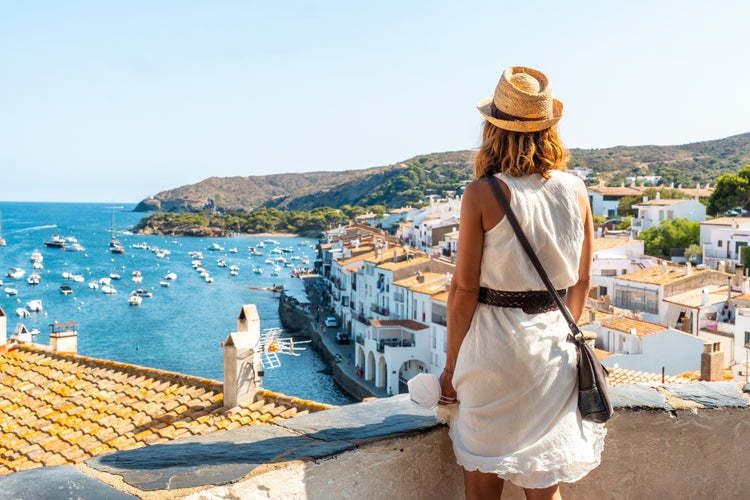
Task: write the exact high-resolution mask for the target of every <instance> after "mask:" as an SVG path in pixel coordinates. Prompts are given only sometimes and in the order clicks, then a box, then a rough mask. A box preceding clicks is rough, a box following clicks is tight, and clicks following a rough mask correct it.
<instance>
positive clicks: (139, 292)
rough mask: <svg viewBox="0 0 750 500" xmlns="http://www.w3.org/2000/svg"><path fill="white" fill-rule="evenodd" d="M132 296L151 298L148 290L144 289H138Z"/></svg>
mask: <svg viewBox="0 0 750 500" xmlns="http://www.w3.org/2000/svg"><path fill="white" fill-rule="evenodd" d="M133 295H137V296H139V297H151V296H153V294H152V293H151V292H149V291H148V290H146V289H144V288H138V289H137V290H133Z"/></svg>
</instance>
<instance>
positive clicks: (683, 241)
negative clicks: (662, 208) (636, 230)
mask: <svg viewBox="0 0 750 500" xmlns="http://www.w3.org/2000/svg"><path fill="white" fill-rule="evenodd" d="M638 239H639V240H643V242H644V251H645V252H646V254H648V255H653V256H655V257H666V256H669V253H670V251H671V250H672V249H673V248H688V247H689V246H690V245H697V244H698V242H699V241H700V223H698V222H690V221H689V220H687V219H671V220H665V221H663V222H662V223H661V224H660V225H659V226H655V227H650V228H648V229H646V230H645V231H643V232H641V233H640V234H639V235H638Z"/></svg>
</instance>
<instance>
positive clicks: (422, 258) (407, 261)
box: [378, 254, 430, 271]
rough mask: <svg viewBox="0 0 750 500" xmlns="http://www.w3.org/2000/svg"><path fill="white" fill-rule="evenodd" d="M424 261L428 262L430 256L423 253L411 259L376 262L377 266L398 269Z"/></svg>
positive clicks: (391, 269)
mask: <svg viewBox="0 0 750 500" xmlns="http://www.w3.org/2000/svg"><path fill="white" fill-rule="evenodd" d="M425 262H430V258H429V257H427V256H425V255H423V254H417V255H415V256H414V257H412V258H411V259H404V260H402V261H401V262H390V261H387V262H381V263H379V264H378V268H380V269H385V270H390V271H396V270H398V269H403V268H405V267H409V266H414V265H417V264H423V263H425Z"/></svg>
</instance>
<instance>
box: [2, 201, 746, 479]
mask: <svg viewBox="0 0 750 500" xmlns="http://www.w3.org/2000/svg"><path fill="white" fill-rule="evenodd" d="M684 191H685V192H686V193H687V194H689V195H690V196H692V198H689V199H679V200H672V199H670V200H661V199H660V198H659V197H658V196H657V197H656V198H655V199H652V200H649V199H647V198H646V197H644V198H643V202H642V203H640V204H638V205H637V206H636V207H635V208H637V210H638V217H636V218H634V219H633V224H632V227H633V228H632V230H630V231H618V230H610V229H608V228H605V227H599V228H597V231H596V240H595V242H594V246H595V253H594V266H593V279H592V286H591V290H590V294H589V299H588V302H587V308H586V311H585V313H584V317H583V318H582V319H581V323H582V326H583V329H584V330H585V332H586V334H587V336H588V338H589V341H591V342H594V343H595V346H596V348H597V355H598V356H599V357H600V359H601V360H602V363H603V364H604V365H605V366H607V367H608V368H609V370H610V378H609V384H610V385H611V386H627V385H635V384H638V385H646V386H654V385H658V384H668V385H670V386H674V385H679V384H690V383H691V382H695V381H732V382H736V383H742V382H747V380H748V349H750V333H748V332H750V278H748V277H747V275H746V273H745V272H744V269H743V268H742V266H741V264H740V249H741V248H742V247H743V246H746V245H747V244H748V242H749V240H750V219H745V218H743V217H740V216H731V217H721V218H715V219H710V220H707V218H706V211H705V206H704V205H703V204H701V203H699V202H698V198H699V197H706V196H708V195H710V193H711V189H710V188H708V187H706V188H700V187H697V188H695V189H688V190H684ZM634 192H635V193H640V194H642V193H643V192H644V190H643V189H642V188H636V187H630V188H624V187H620V188H612V187H603V186H592V187H590V188H589V199H590V202H591V206H592V208H593V210H594V214H595V215H601V216H605V217H612V216H613V215H614V214H615V213H616V211H617V203H618V200H619V198H621V197H622V196H632V195H633V194H634ZM460 204H461V197H460V192H459V193H452V194H451V195H450V196H449V197H447V198H445V199H437V198H434V197H433V198H431V199H430V202H429V204H428V205H426V206H424V207H420V208H412V207H404V208H400V209H397V210H392V211H390V212H389V213H388V214H386V215H385V216H384V217H382V218H376V216H375V215H374V214H364V215H362V216H359V217H358V218H357V221H356V222H354V223H352V224H350V225H347V226H342V227H337V228H333V229H330V230H328V231H326V232H325V233H324V235H323V237H322V239H321V240H320V243H319V255H318V259H317V262H316V263H315V269H314V271H313V270H311V271H310V272H309V273H307V274H304V273H295V276H293V277H290V278H289V279H288V280H287V282H286V283H285V284H284V287H283V291H282V293H281V295H280V299H279V311H280V316H281V317H282V322H285V323H290V322H291V325H290V326H291V328H290V330H294V331H295V332H296V333H295V335H296V334H307V335H311V336H312V337H313V345H315V346H316V348H317V349H318V350H319V351H320V354H321V355H323V357H324V358H325V359H327V360H328V361H329V362H330V364H331V366H332V370H331V371H332V374H333V376H334V378H335V379H336V381H337V382H338V383H339V385H341V386H342V388H344V390H346V391H347V392H349V393H350V394H351V395H352V396H353V397H355V398H356V399H359V400H363V401H371V400H373V399H376V398H377V399H390V397H391V396H397V395H399V394H401V393H405V392H407V391H408V390H407V386H406V382H407V381H408V380H409V379H410V378H412V377H413V376H415V375H417V374H419V373H424V372H427V373H439V372H440V371H441V370H442V368H443V366H444V363H445V350H446V306H447V300H448V289H449V285H450V281H451V277H452V274H453V270H454V263H455V258H456V249H457V241H458V229H459V227H460V222H461V221H460ZM677 217H684V218H688V219H689V220H691V221H695V222H700V225H701V231H700V244H701V247H702V248H703V258H702V261H701V263H700V264H693V263H691V262H689V261H687V260H686V259H685V258H684V257H676V258H673V259H672V260H669V261H667V260H662V259H656V258H654V257H650V256H648V255H645V254H644V246H643V241H642V240H638V239H635V238H634V236H636V235H637V233H638V231H643V230H645V229H647V228H649V227H652V226H654V225H658V224H659V223H660V222H661V221H664V220H670V219H674V218H677ZM259 322H260V318H258V315H257V311H256V310H255V308H254V306H253V305H245V306H243V307H242V309H241V310H240V311H239V315H238V318H237V329H236V331H235V332H229V333H228V337H227V339H226V342H225V343H224V345H223V349H224V381H223V383H221V382H216V381H211V380H205V379H200V378H197V377H191V376H187V375H182V374H176V373H170V372H165V371H162V370H156V369H151V368H143V367H138V366H133V365H127V364H123V363H117V362H113V361H107V360H99V359H93V358H88V357H85V356H80V355H78V354H77V352H76V351H77V348H76V336H77V333H76V331H75V324H59V325H55V328H54V329H53V332H52V334H51V335H50V345H49V346H39V345H35V344H33V343H32V342H31V337H30V335H28V332H24V331H23V329H21V331H18V329H16V331H14V332H13V334H12V335H10V336H8V335H7V332H8V326H9V325H8V318H7V316H6V315H5V313H4V311H2V310H0V341H1V342H0V353H1V354H0V356H2V358H1V359H2V363H1V364H0V375H1V376H2V379H1V380H0V411H2V418H3V421H2V426H0V430H1V431H2V434H0V477H2V476H3V475H8V474H11V473H15V472H20V471H25V470H31V469H36V468H38V467H50V466H59V465H73V464H82V463H84V462H86V463H89V462H90V461H91V460H94V457H99V456H105V457H106V456H107V454H110V453H116V452H118V451H125V450H135V449H138V448H142V447H147V446H150V445H155V444H160V443H168V442H172V441H175V440H180V439H184V438H191V437H192V438H195V437H199V436H208V435H212V434H214V433H221V432H223V431H230V430H232V429H241V428H244V427H249V426H261V427H262V426H266V425H270V424H271V423H274V422H275V423H277V425H286V424H278V423H279V422H281V421H286V420H289V419H292V420H293V419H294V418H296V417H300V416H304V415H312V414H316V413H318V412H327V411H329V410H333V409H334V407H331V406H330V405H325V404H321V403H317V402H314V401H307V400H302V399H298V398H293V397H289V396H285V395H283V394H278V393H273V392H271V391H267V390H264V389H263V388H262V376H263V369H264V365H267V364H268V363H269V359H277V358H278V355H279V354H294V341H291V342H290V341H289V339H285V338H283V337H280V336H279V335H278V334H274V335H272V336H271V337H269V336H268V334H267V333H264V332H261V331H260V328H259ZM276 362H278V359H277V361H276ZM393 399H394V401H395V400H397V399H398V398H393ZM398 400H400V399H398ZM355 406H356V405H355ZM87 461H89V462H87ZM0 484H1V483H0Z"/></svg>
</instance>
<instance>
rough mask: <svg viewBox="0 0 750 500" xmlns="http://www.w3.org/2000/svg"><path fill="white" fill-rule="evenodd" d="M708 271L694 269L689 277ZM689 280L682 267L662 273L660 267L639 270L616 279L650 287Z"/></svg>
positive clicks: (669, 267)
mask: <svg viewBox="0 0 750 500" xmlns="http://www.w3.org/2000/svg"><path fill="white" fill-rule="evenodd" d="M708 272H710V271H709V270H708V269H695V268H693V269H692V271H691V273H692V274H691V276H695V275H697V274H700V273H708ZM686 277H687V278H689V277H690V276H686V275H685V267H684V266H673V265H668V266H667V272H664V270H663V269H662V266H653V267H647V268H645V269H639V270H638V271H635V272H632V273H628V274H623V275H620V276H618V277H617V279H620V280H625V281H632V282H635V283H647V284H652V285H668V284H670V283H673V282H675V281H677V280H680V279H683V278H686Z"/></svg>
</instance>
